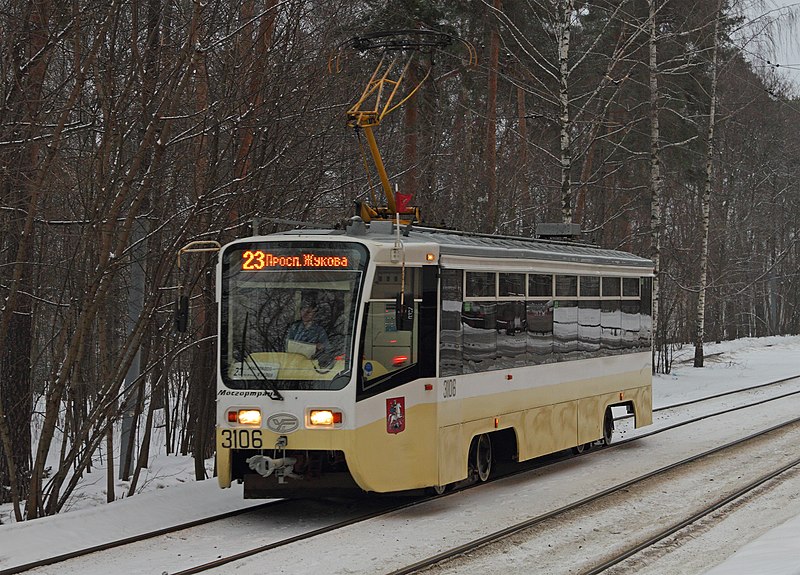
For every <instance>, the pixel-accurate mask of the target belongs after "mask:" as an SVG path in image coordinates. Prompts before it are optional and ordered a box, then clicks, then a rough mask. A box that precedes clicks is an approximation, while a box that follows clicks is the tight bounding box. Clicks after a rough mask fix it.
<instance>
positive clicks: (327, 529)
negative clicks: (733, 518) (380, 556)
mask: <svg viewBox="0 0 800 575" xmlns="http://www.w3.org/2000/svg"><path fill="white" fill-rule="evenodd" d="M790 379H795V378H783V379H781V380H776V381H775V382H769V383H766V384H761V385H759V386H753V387H751V388H748V389H747V390H737V391H732V392H729V393H725V394H717V395H715V396H711V397H704V398H700V399H698V400H695V401H693V402H683V403H681V404H676V405H671V406H668V407H664V408H661V409H668V408H672V409H674V408H676V407H681V406H684V405H686V404H687V403H694V404H696V403H701V402H703V401H707V400H709V399H715V398H718V397H721V396H725V395H732V394H734V393H737V392H738V393H741V392H742V391H752V390H754V389H759V388H764V387H767V386H769V385H776V384H779V383H784V382H786V381H788V380H790ZM797 393H800V390H798V391H793V392H791V393H787V394H781V395H779V396H777V397H772V398H768V399H765V400H760V401H758V402H755V403H754V404H752V405H759V404H762V403H764V402H765V401H775V400H778V399H781V398H785V397H787V396H790V395H794V394H797ZM748 407H751V404H747V405H741V406H737V407H734V408H728V409H725V410H722V411H719V412H715V413H711V414H706V415H704V416H702V417H697V418H692V419H689V420H687V421H683V422H680V423H678V424H675V425H672V426H668V427H665V428H662V429H659V430H655V431H653V432H650V433H647V434H645V435H641V436H638V437H634V438H630V439H626V440H624V441H621V442H615V443H614V444H613V445H612V446H611V447H609V448H604V449H614V447H617V446H620V445H624V444H628V443H630V442H633V441H637V440H640V439H642V438H644V437H650V436H652V435H656V434H658V433H663V432H665V431H668V430H671V429H674V428H676V427H680V426H684V425H689V424H692V423H695V422H697V421H700V420H703V419H708V418H710V417H714V416H718V415H721V414H725V413H730V412H731V411H736V410H742V409H746V408H748ZM796 423H797V420H794V421H793V422H792V424H796ZM785 425H786V424H785ZM770 431H774V430H770ZM764 433H766V431H765V432H761V433H760V435H763V434H764ZM756 436H757V435H755V436H753V437H756ZM753 437H748V438H745V439H742V440H739V441H738V442H733V443H731V444H729V445H725V446H722V447H719V448H717V449H714V450H710V451H708V452H705V453H703V454H702V455H699V456H697V457H695V458H693V459H692V460H694V459H697V458H698V457H707V456H709V455H710V454H712V453H715V452H718V451H720V450H723V449H729V448H731V447H732V446H733V445H736V444H738V443H741V442H743V441H747V440H752V439H753ZM561 460H563V459H559V461H561ZM689 461H690V460H686V461H682V462H679V464H676V465H686V464H687V463H688V462H689ZM542 467H543V466H542V465H541V464H540V465H539V466H537V469H541V468H542ZM674 467H675V465H673V466H667V467H664V468H662V469H659V470H657V471H654V472H653V473H650V474H647V475H643V476H641V477H637V478H635V479H633V480H630V481H628V482H626V483H623V484H621V485H618V486H616V487H614V488H612V489H610V490H606V491H603V492H601V493H598V494H597V495H595V496H593V497H591V498H585V499H582V500H580V501H578V502H576V503H573V504H572V505H570V506H566V507H563V508H560V509H558V510H556V511H554V512H552V513H551V514H547V515H541V516H537V517H533V518H531V519H529V520H528V521H526V522H521V523H518V524H516V525H514V526H512V527H509V528H507V529H504V530H501V531H498V532H497V533H495V534H492V535H490V536H487V537H484V538H481V539H478V540H475V541H473V542H470V543H468V544H466V545H465V546H459V547H455V548H453V549H451V550H448V551H446V552H444V553H443V554H439V555H437V556H435V557H431V558H428V559H426V560H425V561H423V562H418V563H415V564H414V565H413V566H409V567H405V568H403V569H400V570H396V571H394V572H392V573H393V574H394V575H397V574H400V573H415V572H419V571H420V570H423V569H425V568H426V567H427V566H430V565H433V564H436V563H439V562H441V561H444V560H446V559H448V558H450V557H454V556H458V555H461V554H464V553H466V552H468V551H469V550H471V549H476V548H480V547H484V546H486V545H488V544H490V543H492V542H494V541H499V540H501V539H503V538H504V537H508V536H510V535H511V534H513V533H517V532H519V531H521V530H524V529H526V528H529V527H530V526H532V525H536V524H537V523H541V522H543V521H546V520H547V519H548V518H549V517H552V516H554V514H556V515H557V514H558V513H566V512H568V511H569V510H570V509H577V508H579V507H580V506H582V505H586V504H588V503H590V502H591V501H595V500H597V499H598V498H601V497H603V496H608V495H609V494H611V493H613V492H614V491H619V490H620V489H625V488H626V486H630V485H634V484H636V483H638V482H641V481H645V480H646V479H648V478H649V477H653V476H654V475H657V474H661V473H666V472H668V471H669V470H670V469H673V468H674ZM529 471H530V469H529V468H528V469H524V470H522V471H518V472H517V473H520V474H524V473H528V472H529ZM476 487H479V486H476ZM446 496H447V495H445V496H443V497H446ZM427 501H428V499H425V500H414V501H413V502H410V503H409V502H405V503H403V504H399V505H397V504H394V505H389V506H388V507H387V508H385V509H382V510H377V511H374V512H370V513H366V514H362V515H358V516H357V517H352V518H349V519H347V520H345V521H335V522H332V523H331V524H330V525H327V526H324V527H321V528H318V529H314V530H310V531H308V532H305V533H302V534H298V535H294V536H292V537H288V538H285V539H281V540H278V541H274V542H271V543H268V544H263V545H258V546H253V547H251V548H249V549H246V550H244V551H240V552H237V553H231V554H230V555H225V556H220V557H218V558H216V559H214V560H212V561H207V562H203V563H202V564H198V565H196V566H194V567H190V568H187V569H183V570H172V571H169V572H168V573H169V575H189V574H192V573H203V572H210V571H212V570H214V569H216V568H219V567H221V566H223V565H226V564H229V563H232V562H235V561H241V560H242V559H246V558H248V557H253V556H257V555H260V554H262V553H266V552H268V551H271V550H274V549H278V548H280V547H284V546H288V545H291V544H292V543H296V542H299V541H303V540H309V539H313V538H315V537H318V536H320V535H323V534H326V533H331V532H334V531H336V530H339V529H343V528H345V527H347V526H350V525H354V524H356V523H359V522H362V521H367V520H369V519H374V518H377V517H380V516H381V515H384V514H389V513H393V512H397V511H399V510H402V509H404V508H409V507H413V506H416V505H421V504H423V503H425V502H427ZM286 503H287V502H284V501H281V502H278V501H274V502H269V503H266V504H264V505H263V506H259V508H262V507H268V506H270V505H278V504H282V505H285V504H286ZM248 511H252V508H251V510H248ZM240 514H241V513H230V514H225V516H222V517H220V516H217V517H214V518H209V519H208V520H201V521H195V522H192V523H191V524H188V525H182V526H176V527H175V528H169V529H165V530H160V531H159V532H154V533H148V534H142V535H140V536H136V537H131V538H127V539H124V540H120V541H116V542H113V543H108V544H104V545H102V546H97V547H93V548H91V549H85V550H81V551H76V552H74V553H70V554H67V555H61V556H58V557H54V558H50V559H47V560H43V561H39V562H36V563H31V564H27V565H25V566H20V567H15V568H12V569H7V570H2V571H0V575H13V574H16V573H21V572H23V571H25V570H29V569H32V568H35V567H37V566H42V565H52V564H55V563H59V562H63V561H65V560H68V559H74V558H79V557H81V556H84V555H87V554H89V553H93V552H95V551H100V550H106V549H110V548H113V547H118V546H121V545H129V544H131V543H134V542H136V541H143V540H145V539H148V538H153V537H157V536H159V535H164V534H165V533H171V532H175V531H177V530H178V529H186V528H191V527H195V526H197V525H202V524H207V523H208V522H209V521H212V520H213V521H219V520H221V519H224V518H227V517H231V516H235V515H240ZM164 572H165V573H167V571H164Z"/></svg>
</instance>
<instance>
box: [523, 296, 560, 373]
mask: <svg viewBox="0 0 800 575" xmlns="http://www.w3.org/2000/svg"><path fill="white" fill-rule="evenodd" d="M526 312H527V313H526V316H527V317H526V324H527V329H528V346H527V347H528V360H529V362H530V364H532V365H536V364H539V363H550V362H551V361H554V360H555V358H554V356H553V302H552V301H529V302H527V304H526Z"/></svg>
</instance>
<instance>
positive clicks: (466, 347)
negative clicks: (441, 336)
mask: <svg viewBox="0 0 800 575" xmlns="http://www.w3.org/2000/svg"><path fill="white" fill-rule="evenodd" d="M496 316H497V304H496V303H495V302H493V301H484V302H475V301H465V302H464V304H463V306H462V312H461V324H462V329H463V358H464V372H465V373H473V372H478V371H487V370H490V369H494V364H495V358H496V356H497V329H496V328H497V317H496Z"/></svg>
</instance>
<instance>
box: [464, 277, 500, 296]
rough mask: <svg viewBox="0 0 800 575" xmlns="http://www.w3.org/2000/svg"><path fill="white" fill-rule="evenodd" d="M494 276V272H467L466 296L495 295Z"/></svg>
mask: <svg viewBox="0 0 800 575" xmlns="http://www.w3.org/2000/svg"><path fill="white" fill-rule="evenodd" d="M496 277H497V274H496V273H494V272H467V297H495V296H496V295H497V290H496V284H495V279H496Z"/></svg>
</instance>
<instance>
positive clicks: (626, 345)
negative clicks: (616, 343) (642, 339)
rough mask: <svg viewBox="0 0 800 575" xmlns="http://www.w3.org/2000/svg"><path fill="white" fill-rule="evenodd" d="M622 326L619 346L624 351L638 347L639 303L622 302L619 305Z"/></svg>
mask: <svg viewBox="0 0 800 575" xmlns="http://www.w3.org/2000/svg"><path fill="white" fill-rule="evenodd" d="M620 310H621V313H620V317H621V322H620V323H621V325H622V338H621V344H622V348H623V349H624V350H625V351H632V350H634V349H636V348H638V347H639V330H640V329H641V325H642V324H641V316H640V313H639V312H640V302H639V301H638V300H622V303H621V304H620Z"/></svg>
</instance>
